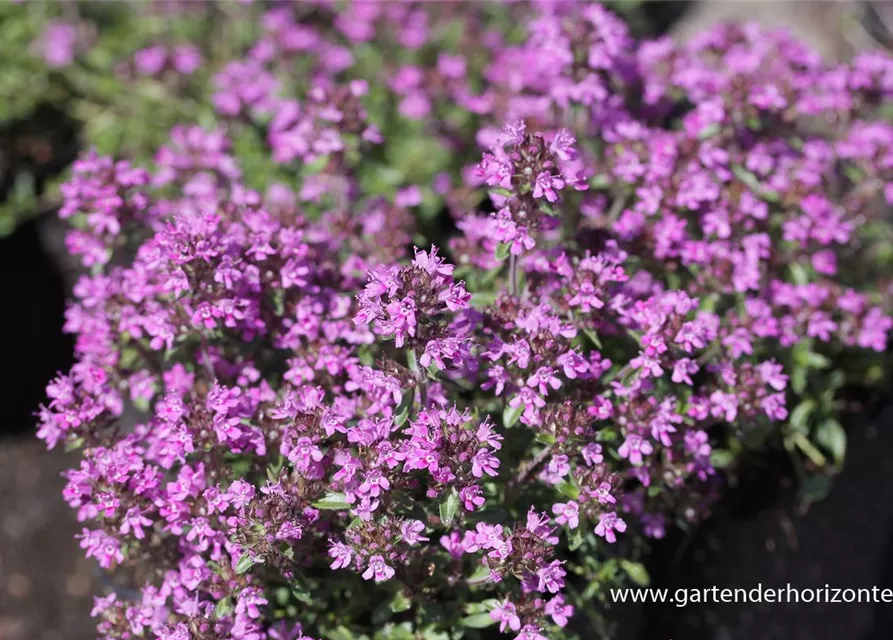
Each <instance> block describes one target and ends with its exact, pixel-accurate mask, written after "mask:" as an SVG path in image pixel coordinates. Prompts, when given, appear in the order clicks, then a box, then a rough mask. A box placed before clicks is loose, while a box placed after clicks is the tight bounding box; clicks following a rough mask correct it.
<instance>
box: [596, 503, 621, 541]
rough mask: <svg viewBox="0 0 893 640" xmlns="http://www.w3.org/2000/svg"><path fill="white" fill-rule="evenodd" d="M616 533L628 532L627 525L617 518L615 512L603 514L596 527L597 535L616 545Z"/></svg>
mask: <svg viewBox="0 0 893 640" xmlns="http://www.w3.org/2000/svg"><path fill="white" fill-rule="evenodd" d="M615 531H619V532H620V533H623V532H624V531H626V523H625V522H624V521H623V520H621V519H620V518H619V517H617V514H616V513H614V512H613V511H611V512H608V513H603V514H601V515H600V516H599V520H598V524H597V525H596V527H595V535H597V536H600V537H602V538H604V539H605V540H607V541H608V542H611V543H614V542H617V536H616V535H614V532H615Z"/></svg>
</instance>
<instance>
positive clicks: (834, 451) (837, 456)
mask: <svg viewBox="0 0 893 640" xmlns="http://www.w3.org/2000/svg"><path fill="white" fill-rule="evenodd" d="M816 440H818V442H819V444H820V445H822V446H823V447H824V448H825V449H826V450H827V451H829V452H830V453H831V455H832V456H834V461H835V462H837V463H838V464H840V463H841V462H843V458H844V456H845V455H846V431H844V429H843V427H842V426H841V425H840V423H839V422H837V420H834V419H833V418H828V419H827V420H825V421H824V422H823V423H822V424H821V425H819V428H818V431H816Z"/></svg>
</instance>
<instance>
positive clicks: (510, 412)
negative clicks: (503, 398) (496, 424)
mask: <svg viewBox="0 0 893 640" xmlns="http://www.w3.org/2000/svg"><path fill="white" fill-rule="evenodd" d="M522 413H524V405H523V403H522V404H519V405H518V406H517V407H512V406H508V405H506V407H505V411H503V412H502V424H503V426H504V427H505V428H506V429H510V428H511V427H512V426H514V424H515V423H516V422H518V419H519V418H520V417H521V414H522Z"/></svg>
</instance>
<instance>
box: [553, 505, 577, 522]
mask: <svg viewBox="0 0 893 640" xmlns="http://www.w3.org/2000/svg"><path fill="white" fill-rule="evenodd" d="M552 513H554V514H555V516H556V517H555V522H557V523H558V524H566V525H567V527H568V529H576V528H577V527H578V526H579V524H580V505H578V504H577V503H576V502H574V501H573V500H570V501H568V502H566V503H565V502H557V503H555V504H553V505H552Z"/></svg>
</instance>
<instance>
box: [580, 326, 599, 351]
mask: <svg viewBox="0 0 893 640" xmlns="http://www.w3.org/2000/svg"><path fill="white" fill-rule="evenodd" d="M583 333H584V334H585V336H586V337H587V338H589V341H590V342H591V343H592V344H594V345H595V346H596V348H598V349H601V348H602V341H601V340H599V339H598V334H597V333H596V332H595V331H593V330H592V329H583Z"/></svg>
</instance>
